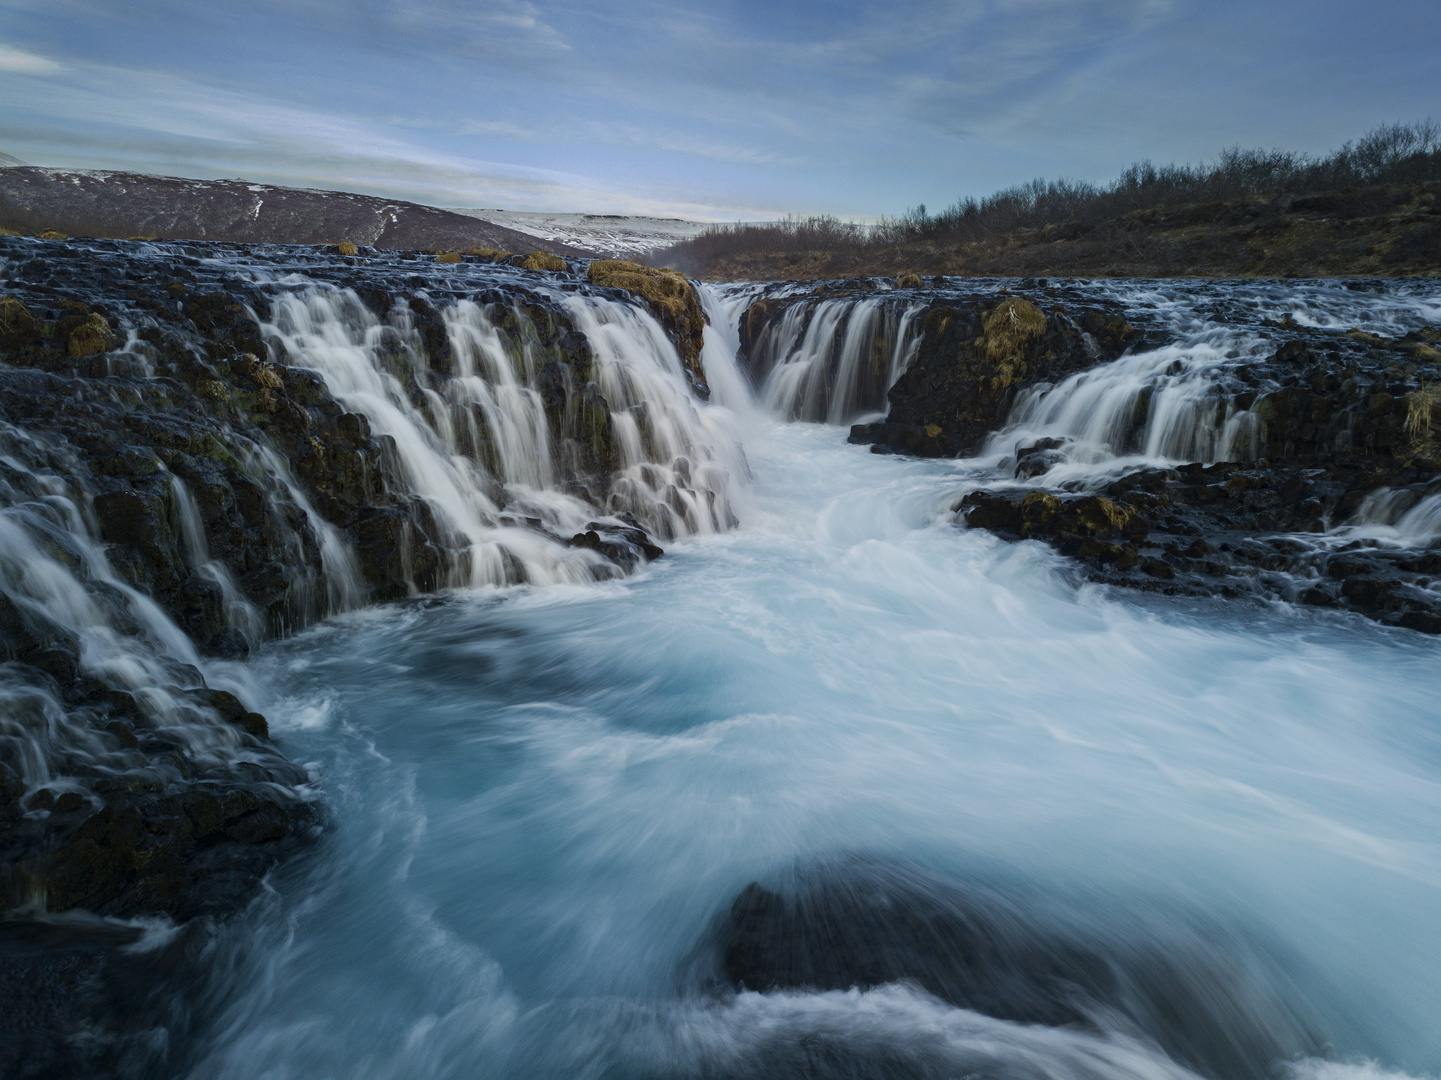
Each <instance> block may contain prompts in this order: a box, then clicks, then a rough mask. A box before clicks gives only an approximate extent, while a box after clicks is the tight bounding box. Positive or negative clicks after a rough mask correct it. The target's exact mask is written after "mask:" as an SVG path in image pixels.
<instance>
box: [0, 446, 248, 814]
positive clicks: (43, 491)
mask: <svg viewBox="0 0 1441 1080" xmlns="http://www.w3.org/2000/svg"><path fill="white" fill-rule="evenodd" d="M78 471H79V470H78V469H77V467H76V465H75V463H74V462H73V461H70V460H67V455H66V454H65V452H64V450H63V448H61V447H57V446H53V445H50V444H49V443H47V442H46V441H44V440H41V439H39V438H37V437H35V436H32V435H29V434H27V433H25V432H23V431H20V430H18V429H16V428H14V427H12V426H10V425H8V424H5V425H0V630H3V635H0V647H3V648H4V649H5V650H6V652H8V655H6V653H5V652H0V659H4V660H11V661H15V660H18V661H21V662H22V663H23V665H25V666H21V665H17V664H10V663H0V743H3V748H4V749H3V753H0V760H4V761H6V762H9V763H10V764H11V765H12V767H15V768H16V769H17V771H18V773H19V774H20V779H21V781H22V782H24V783H25V785H26V786H27V787H33V786H35V785H38V784H46V783H48V784H52V786H57V785H58V788H57V789H70V790H83V788H84V786H85V784H84V783H83V782H82V781H81V780H79V779H77V777H78V776H81V775H85V776H90V777H94V776H96V775H105V774H121V773H126V772H134V771H135V770H137V769H143V770H144V771H145V772H146V773H147V774H148V775H149V776H150V778H151V779H152V780H155V781H163V780H166V779H173V778H175V777H176V776H179V775H181V773H182V772H183V771H184V770H188V769H191V768H194V767H196V766H206V765H214V764H221V763H224V762H227V761H232V760H235V759H237V758H239V757H243V756H244V753H245V748H244V744H243V740H242V737H241V735H240V734H239V732H238V731H237V730H236V729H235V728H233V727H231V726H230V725H229V724H226V723H224V722H222V721H221V720H220V718H219V717H218V716H217V715H216V714H215V712H214V711H213V710H212V709H210V708H208V707H206V706H205V705H204V704H203V701H202V700H197V698H196V697H195V695H194V693H193V691H194V690H195V689H196V688H203V680H202V676H201V671H202V669H203V668H204V667H206V664H205V662H204V661H203V660H202V659H201V658H200V656H199V655H198V653H197V652H196V649H195V646H194V645H193V644H192V642H191V640H190V638H189V637H187V636H186V634H185V633H184V632H183V631H182V630H181V629H180V627H179V626H177V625H176V624H175V623H174V622H173V621H172V620H171V619H170V618H169V617H168V616H167V615H166V614H165V613H164V612H163V611H162V610H161V608H160V607H159V605H158V604H156V603H155V601H154V600H152V599H150V598H149V597H147V596H145V595H144V594H143V593H141V592H140V591H138V590H137V589H135V588H134V587H132V586H131V585H129V584H127V583H126V582H125V581H124V580H122V578H121V577H120V576H119V575H118V574H117V573H116V572H115V569H114V568H113V567H112V566H111V564H110V561H109V560H108V558H107V557H106V554H105V547H104V544H103V543H102V542H101V540H100V538H99V535H98V533H97V530H96V529H95V526H94V524H93V519H92V518H91V515H90V514H89V512H88V509H87V506H86V492H85V491H84V489H83V488H82V487H80V486H79V484H78V483H77V473H78ZM182 520H183V515H182ZM192 524H193V523H192ZM188 531H189V529H188V528H187V532H188ZM197 539H198V538H197V537H194V536H187V537H186V543H187V544H192V543H194V541H195V540H197ZM192 553H193V554H194V555H195V556H203V555H204V548H203V546H201V545H196V547H195V549H194V550H193V552H192ZM238 603H239V604H243V601H238ZM235 615H236V616H237V617H238V618H239V619H240V620H241V621H242V622H245V621H247V620H248V618H249V613H248V612H245V611H242V610H240V609H239V607H237V609H235ZM77 677H78V678H79V680H80V684H79V685H81V686H85V685H89V686H91V687H93V688H94V692H95V693H98V694H100V695H101V697H102V698H103V699H104V700H105V701H106V702H107V703H109V704H110V705H112V706H113V705H116V704H117V703H118V704H119V705H120V706H121V709H122V711H123V712H128V713H129V714H130V715H131V716H132V717H134V718H135V719H137V720H142V721H143V723H144V726H145V727H146V729H147V730H146V732H145V737H146V738H149V739H159V740H162V741H165V742H168V743H169V744H171V745H173V747H174V748H175V751H176V753H175V754H174V755H171V756H169V757H166V758H158V757H147V756H145V755H143V754H141V753H140V752H139V751H137V750H135V749H134V746H135V738H134V735H133V734H131V733H130V732H129V728H128V725H126V724H122V723H121V722H120V721H111V722H110V724H109V726H108V727H105V728H99V727H96V726H94V725H93V724H92V723H91V720H92V716H91V714H90V712H89V711H88V710H87V709H85V708H84V707H83V706H82V707H80V708H75V707H71V706H69V705H67V701H66V694H67V692H71V684H72V683H74V682H75V680H76V679H77ZM117 695H119V696H118V697H117ZM117 725H118V726H119V727H122V728H125V730H123V731H122V730H118V729H117ZM57 778H63V779H58V780H57Z"/></svg>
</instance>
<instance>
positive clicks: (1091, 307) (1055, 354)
mask: <svg viewBox="0 0 1441 1080" xmlns="http://www.w3.org/2000/svg"><path fill="white" fill-rule="evenodd" d="M1065 300H1070V302H1069V303H1067V302H1064V301H1065ZM1058 301H1061V302H1058ZM922 330H923V337H922V338H921V342H920V348H919V351H918V352H917V354H916V357H915V359H914V360H913V361H912V362H911V364H910V366H909V367H908V368H907V369H906V371H905V372H904V373H902V375H901V376H900V378H899V379H897V380H896V383H895V385H894V386H892V387H891V389H890V392H889V394H888V395H887V398H888V400H889V402H890V410H889V412H888V413H887V415H886V418H885V419H884V420H882V421H880V422H878V423H872V424H857V425H856V426H854V427H853V428H852V429H851V437H850V438H851V442H855V443H871V444H873V446H874V447H875V448H877V449H879V450H883V451H887V450H888V451H892V452H897V453H906V454H913V455H916V456H918V457H957V456H961V455H964V454H970V453H974V452H975V451H976V450H978V449H979V448H980V445H981V443H982V442H983V440H984V439H985V437H986V436H987V435H989V434H990V433H991V432H993V431H995V430H997V429H998V428H999V427H1001V426H1002V424H1004V422H1005V419H1006V417H1007V415H1008V414H1009V413H1010V410H1011V407H1012V406H1013V404H1014V403H1015V401H1016V398H1017V395H1018V394H1020V393H1021V392H1022V391H1024V390H1026V389H1028V388H1030V387H1033V386H1035V385H1036V384H1038V383H1049V382H1054V381H1056V380H1058V379H1060V378H1063V377H1065V376H1066V375H1069V374H1072V373H1073V372H1076V371H1081V370H1084V369H1086V368H1088V367H1092V366H1094V365H1096V364H1098V363H1104V362H1106V361H1109V360H1114V359H1115V358H1116V357H1118V356H1120V355H1121V353H1122V352H1124V351H1125V350H1126V349H1127V348H1129V347H1132V346H1135V345H1138V344H1140V343H1141V342H1142V341H1143V340H1144V338H1143V335H1142V334H1141V333H1140V332H1139V331H1138V330H1137V329H1136V328H1135V327H1134V326H1132V325H1131V323H1130V322H1128V321H1127V320H1126V319H1125V317H1124V316H1123V314H1122V312H1121V311H1120V309H1119V308H1118V307H1113V306H1109V305H1106V304H1102V303H1097V302H1096V301H1095V300H1094V299H1092V300H1089V302H1084V301H1077V300H1076V299H1073V298H1071V297H1069V296H1063V294H1060V293H1056V292H1053V293H1052V294H1050V295H1047V294H1046V293H1038V294H1034V295H1026V296H1019V295H1018V296H1010V297H1005V298H1002V299H997V298H996V296H995V295H994V294H991V295H989V296H985V295H980V296H977V295H972V296H964V295H960V296H956V297H954V298H944V299H938V300H935V301H933V302H932V303H931V304H930V306H929V307H928V308H927V310H926V312H925V316H924V323H923V326H922Z"/></svg>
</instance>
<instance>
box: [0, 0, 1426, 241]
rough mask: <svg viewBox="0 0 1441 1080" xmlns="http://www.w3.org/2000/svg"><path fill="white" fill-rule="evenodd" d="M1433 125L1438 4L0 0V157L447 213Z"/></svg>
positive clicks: (876, 208)
mask: <svg viewBox="0 0 1441 1080" xmlns="http://www.w3.org/2000/svg"><path fill="white" fill-rule="evenodd" d="M1427 116H1432V117H1435V118H1437V119H1438V120H1441V0H1367V2H1365V3H1362V2H1359V0H949V2H947V0H915V2H911V3H906V2H903V0H896V2H892V3H860V2H856V0H829V2H814V0H708V2H706V3H693V2H689V0H679V2H672V0H628V2H624V3H607V2H604V0H602V2H592V3H576V2H573V0H534V2H528V0H350V2H343V0H228V2H226V0H216V2H211V3H203V2H197V0H127V2H124V3H117V2H114V0H103V2H102V0H0V152H7V153H10V154H13V155H15V156H17V157H19V158H22V159H24V160H26V161H28V162H30V163H32V164H37V165H48V166H57V167H90V168H111V169H118V168H124V169H136V170H143V171H147V172H163V173H169V174H172V175H181V176H195V177H234V176H241V177H245V178H248V179H252V180H262V181H268V182H272V183H283V184H296V185H302V186H313V187H325V188H341V189H348V190H355V191H363V192H369V193H373V194H380V195H385V196H389V197H402V198H409V199H414V200H416V201H420V202H427V203H435V204H439V205H448V206H478V207H503V208H506V209H517V210H583V211H589V212H600V213H627V212H629V213H665V214H674V215H679V216H684V217H699V218H706V219H734V218H768V217H774V216H776V215H778V214H783V213H811V212H830V213H837V214H841V215H844V216H852V215H855V216H874V215H878V214H894V213H899V212H901V211H903V210H905V209H906V208H907V207H909V206H914V205H916V204H918V203H925V204H927V205H929V206H930V207H931V208H933V209H934V208H937V207H941V206H945V205H948V204H950V203H952V202H954V201H955V200H956V199H957V198H958V197H960V196H962V195H981V194H985V193H986V192H988V191H991V190H993V189H995V188H997V187H1000V186H1004V185H1007V184H1012V183H1016V182H1019V181H1023V180H1027V179H1030V178H1032V177H1035V176H1068V177H1074V178H1081V179H1089V180H1103V179H1106V178H1108V177H1110V176H1112V175H1113V174H1115V173H1116V172H1117V171H1118V170H1119V169H1120V168H1122V167H1124V166H1125V165H1127V164H1128V163H1130V162H1132V161H1134V160H1137V159H1139V158H1144V157H1149V158H1152V159H1154V160H1157V161H1172V160H1176V161H1196V160H1201V159H1205V158H1209V157H1211V156H1213V155H1214V154H1215V153H1216V151H1218V150H1220V149H1221V148H1222V147H1224V146H1229V145H1234V144H1240V145H1244V146H1264V147H1286V148H1290V149H1300V150H1312V151H1322V150H1326V149H1330V148H1332V147H1334V146H1336V145H1338V144H1340V143H1341V142H1343V141H1345V140H1346V139H1348V138H1354V137H1355V136H1356V135H1359V134H1361V133H1362V132H1364V131H1365V130H1366V129H1367V128H1369V127H1372V126H1374V125H1375V124H1377V123H1381V122H1385V121H1395V120H1416V119H1422V118H1425V117H1427Z"/></svg>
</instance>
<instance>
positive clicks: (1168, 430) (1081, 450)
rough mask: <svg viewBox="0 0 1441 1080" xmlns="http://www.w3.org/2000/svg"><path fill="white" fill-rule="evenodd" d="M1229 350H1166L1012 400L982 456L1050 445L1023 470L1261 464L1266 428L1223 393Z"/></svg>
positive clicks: (1245, 398) (1202, 346)
mask: <svg viewBox="0 0 1441 1080" xmlns="http://www.w3.org/2000/svg"><path fill="white" fill-rule="evenodd" d="M1225 344H1226V343H1222V342H1209V341H1201V342H1196V343H1192V344H1185V345H1168V346H1165V347H1163V348H1159V349H1153V350H1148V351H1146V352H1142V353H1137V354H1135V355H1126V356H1122V357H1121V358H1120V359H1118V360H1115V361H1113V362H1111V363H1109V364H1104V365H1101V366H1099V367H1095V368H1091V369H1089V370H1086V371H1082V372H1079V373H1077V374H1075V375H1071V376H1069V377H1068V378H1066V379H1064V380H1062V381H1061V382H1059V383H1056V384H1055V385H1046V384H1043V385H1039V386H1035V387H1032V388H1031V389H1030V390H1028V391H1027V392H1026V393H1024V394H1022V395H1021V396H1020V398H1019V399H1018V400H1017V401H1016V403H1015V405H1014V406H1013V407H1012V410H1011V417H1010V421H1009V423H1008V424H1007V425H1006V427H1005V428H1004V429H1003V430H1002V431H1000V432H998V433H997V434H996V435H994V436H992V437H991V439H990V441H989V444H988V447H987V451H988V453H993V454H994V453H999V454H1003V455H1009V456H1015V455H1017V453H1018V451H1019V452H1024V451H1025V450H1027V449H1029V448H1034V447H1035V446H1036V445H1037V444H1038V443H1041V442H1042V440H1046V444H1047V445H1049V446H1050V447H1051V448H1050V449H1048V450H1046V452H1045V455H1044V456H1042V457H1040V458H1037V457H1036V456H1035V455H1031V460H1030V461H1029V462H1027V463H1025V465H1026V467H1027V468H1029V469H1031V470H1037V469H1038V466H1044V469H1049V468H1051V467H1053V466H1055V465H1057V464H1063V463H1064V464H1069V465H1075V466H1082V467H1085V466H1095V465H1105V464H1107V463H1109V462H1112V461H1115V460H1117V459H1130V460H1135V459H1139V460H1142V461H1148V462H1175V461H1182V462H1192V461H1197V462H1213V461H1244V460H1251V459H1254V458H1257V457H1259V456H1261V454H1262V452H1263V451H1264V427H1263V425H1262V424H1261V421H1260V417H1259V415H1258V414H1257V412H1256V410H1255V401H1256V395H1255V394H1246V395H1239V394H1237V393H1234V392H1232V393H1227V392H1225V382H1226V380H1227V379H1228V377H1229V376H1230V374H1231V369H1232V367H1233V366H1234V357H1235V355H1236V354H1235V352H1234V350H1228V349H1226V348H1225ZM1228 352H1229V353H1230V355H1229V356H1228ZM1238 400H1239V402H1244V405H1242V404H1240V403H1238ZM1044 469H1042V470H1040V471H1044ZM1029 475H1037V472H1036V471H1031V472H1030V473H1029Z"/></svg>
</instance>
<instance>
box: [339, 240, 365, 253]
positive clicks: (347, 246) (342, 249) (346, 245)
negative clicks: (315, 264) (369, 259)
mask: <svg viewBox="0 0 1441 1080" xmlns="http://www.w3.org/2000/svg"><path fill="white" fill-rule="evenodd" d="M335 250H336V251H337V252H339V253H340V254H341V255H354V254H356V252H358V251H359V250H360V249H359V248H357V247H356V246H355V245H354V244H352V243H351V242H350V241H349V240H342V241H341V242H340V243H338V244H336V245H335Z"/></svg>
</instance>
